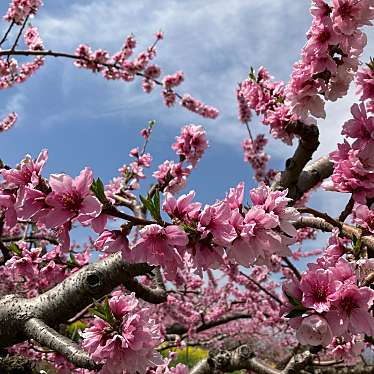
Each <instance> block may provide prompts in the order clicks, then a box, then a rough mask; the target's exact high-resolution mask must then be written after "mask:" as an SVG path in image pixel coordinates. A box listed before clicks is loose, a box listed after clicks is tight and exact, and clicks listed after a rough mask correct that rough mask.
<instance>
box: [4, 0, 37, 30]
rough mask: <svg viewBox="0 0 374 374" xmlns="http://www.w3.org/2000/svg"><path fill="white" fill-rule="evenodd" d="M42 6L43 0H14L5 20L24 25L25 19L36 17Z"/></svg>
mask: <svg viewBox="0 0 374 374" xmlns="http://www.w3.org/2000/svg"><path fill="white" fill-rule="evenodd" d="M42 5H43V2H42V1H41V0H12V2H11V3H10V6H9V8H8V10H7V13H6V15H5V16H4V19H5V20H6V21H8V22H14V23H15V24H16V25H22V23H23V22H24V21H25V19H26V18H27V17H29V16H31V15H34V14H35V13H36V12H37V11H38V9H39V8H40V7H41V6H42Z"/></svg>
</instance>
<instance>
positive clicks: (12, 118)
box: [0, 112, 17, 132]
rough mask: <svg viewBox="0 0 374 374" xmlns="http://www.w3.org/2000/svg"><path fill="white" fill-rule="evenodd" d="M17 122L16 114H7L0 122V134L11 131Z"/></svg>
mask: <svg viewBox="0 0 374 374" xmlns="http://www.w3.org/2000/svg"><path fill="white" fill-rule="evenodd" d="M16 121H17V113H15V112H12V113H9V114H8V115H7V116H6V117H5V118H4V119H3V120H2V121H1V122H0V132H3V131H8V130H9V129H11V128H12V127H13V126H14V125H15V123H16Z"/></svg>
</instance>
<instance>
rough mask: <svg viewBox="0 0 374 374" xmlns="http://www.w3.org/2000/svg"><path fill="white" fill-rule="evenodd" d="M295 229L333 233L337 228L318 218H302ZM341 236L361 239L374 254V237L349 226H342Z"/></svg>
mask: <svg viewBox="0 0 374 374" xmlns="http://www.w3.org/2000/svg"><path fill="white" fill-rule="evenodd" d="M295 227H296V228H297V229H299V228H303V227H312V228H314V229H318V230H321V231H324V232H331V231H332V230H333V229H334V227H335V226H333V225H332V224H330V223H328V222H326V221H325V220H324V219H322V218H317V217H300V218H299V219H298V221H297V222H296V223H295ZM340 232H341V234H342V235H344V236H345V237H346V238H349V239H353V238H360V239H361V243H362V244H363V245H365V246H366V247H367V248H368V251H369V252H371V253H372V252H374V236H369V235H362V232H361V230H360V229H358V228H356V227H353V226H350V225H347V224H345V223H344V224H342V228H341V230H340Z"/></svg>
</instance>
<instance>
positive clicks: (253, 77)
mask: <svg viewBox="0 0 374 374" xmlns="http://www.w3.org/2000/svg"><path fill="white" fill-rule="evenodd" d="M248 78H249V79H250V80H252V81H256V80H257V77H256V72H255V69H253V67H252V66H251V70H250V71H249V74H248Z"/></svg>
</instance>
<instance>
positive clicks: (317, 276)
mask: <svg viewBox="0 0 374 374" xmlns="http://www.w3.org/2000/svg"><path fill="white" fill-rule="evenodd" d="M338 285H339V283H337V282H336V281H335V279H334V277H333V274H332V272H331V271H330V270H324V269H316V270H309V271H306V272H305V273H304V274H303V276H302V278H301V281H300V289H301V291H302V292H303V305H304V306H305V307H306V308H313V309H315V310H316V311H317V312H318V313H322V312H327V311H328V310H329V309H330V296H331V295H332V294H333V293H334V292H335V291H336V288H337V286H338Z"/></svg>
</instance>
